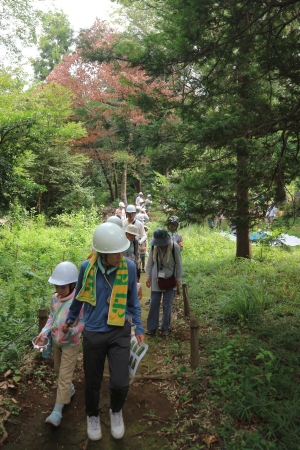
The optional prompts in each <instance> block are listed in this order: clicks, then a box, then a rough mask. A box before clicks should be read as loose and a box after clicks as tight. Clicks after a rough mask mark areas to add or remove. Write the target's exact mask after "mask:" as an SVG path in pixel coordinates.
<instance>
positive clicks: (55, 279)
mask: <svg viewBox="0 0 300 450" xmlns="http://www.w3.org/2000/svg"><path fill="white" fill-rule="evenodd" d="M131 206H132V205H128V207H129V210H128V207H127V208H126V220H127V223H126V224H125V227H124V220H122V219H121V218H120V217H117V216H112V217H110V218H109V219H108V220H107V222H106V223H104V224H102V225H100V226H99V227H98V228H97V229H96V230H95V232H94V237H93V251H92V253H91V254H90V255H89V257H88V259H87V260H86V261H85V262H83V263H82V265H81V269H80V273H79V272H78V270H77V268H76V266H75V265H74V264H73V263H72V262H69V261H65V262H61V263H59V264H58V265H57V266H56V267H55V269H54V271H53V273H52V275H51V276H50V278H49V280H48V281H49V283H51V284H53V285H54V288H55V293H54V295H53V296H52V299H51V304H50V315H49V317H48V320H47V323H46V325H45V326H44V327H43V329H42V331H41V332H40V334H39V335H38V337H37V338H36V340H35V344H36V345H37V346H43V345H44V343H45V339H46V338H47V337H49V336H51V338H52V343H53V345H52V348H53V356H54V370H55V372H56V373H57V374H58V385H57V395H56V402H55V405H54V408H53V411H52V412H51V414H50V415H49V416H48V417H47V418H46V422H47V423H50V424H52V425H54V426H56V427H57V426H59V425H60V423H61V420H62V411H63V407H64V405H66V404H68V403H70V401H71V398H72V396H73V395H74V393H75V388H74V385H73V383H72V380H73V375H74V370H75V366H76V361H77V357H78V353H79V345H80V338H81V334H82V333H83V337H84V338H83V349H84V370H85V377H86V388H85V397H86V412H87V415H88V416H87V434H88V437H89V439H91V440H99V439H100V438H101V436H102V434H101V426H100V418H99V410H100V408H99V395H100V385H101V380H102V375H103V369H104V361H105V358H106V356H107V357H108V362H109V368H110V375H111V379H110V384H109V387H110V391H111V407H110V418H111V433H112V435H113V437H115V438H116V439H120V438H121V437H123V435H124V423H123V418H122V406H123V404H124V402H125V399H126V395H127V391H128V386H129V374H127V373H126V367H127V366H128V364H127V365H126V358H127V356H128V360H129V349H130V347H129V345H130V331H131V330H129V334H128V330H127V328H128V327H127V322H128V321H129V322H130V318H132V320H133V321H134V324H135V325H136V327H137V333H136V337H137V339H138V342H139V343H141V342H143V340H144V331H143V327H142V323H141V318H140V313H141V310H140V304H139V301H140V300H141V299H142V295H143V294H142V287H141V283H140V273H141V272H145V261H146V255H147V251H148V244H147V231H148V228H147V226H145V225H144V224H142V227H143V231H142V230H141V227H140V226H139V224H138V223H137V222H138V221H136V220H135V214H134V211H133V212H130V211H131V209H130V207H131ZM131 216H133V217H131ZM178 225H179V220H178V217H176V216H171V217H169V218H168V225H167V226H168V230H169V237H170V239H169V238H168V239H167V240H168V242H169V240H170V241H172V242H176V243H177V244H178V246H179V249H180V251H181V250H182V248H183V240H182V236H181V235H179V234H178V233H177V228H178ZM124 228H125V229H124ZM124 256H125V257H124ZM133 270H134V271H136V276H135V274H133ZM126 274H127V277H126ZM96 281H97V283H96ZM132 283H134V284H132ZM134 286H135V287H134ZM100 287H101V288H100ZM106 291H107V294H106ZM105 295H106V296H107V298H104V297H105ZM103 296H104V297H103ZM102 297H103V298H102ZM117 298H119V300H117ZM83 302H84V303H83ZM99 308H100V309H99ZM114 308H115V309H114ZM118 308H119V309H118ZM120 308H121V309H120ZM117 310H118V314H117V315H116V314H115V313H116V311H117ZM120 327H123V328H124V330H125V331H124V332H125V335H126V340H124V336H125V335H124V334H123V335H122V333H121V331H119V330H121V329H120ZM123 328H122V329H123ZM108 332H110V333H113V334H114V338H113V340H112V342H110V339H111V337H112V334H109V333H108ZM124 332H123V333H124ZM108 334H109V336H110V338H107V337H106V336H107V335H108ZM99 336H101V338H99ZM122 336H123V337H122ZM100 341H101V342H100ZM116 342H118V344H120V348H122V352H121V353H120V354H118V356H116V355H117V353H116V354H115V346H116ZM95 346H96V347H97V351H98V353H97V354H96V353H95V352H96V350H95ZM125 350H126V351H125ZM93 352H94V353H93ZM92 353H93V355H92ZM99 354H100V356H98V355H99ZM121 356H122V358H121V359H120V357H121ZM96 357H97V358H98V359H97V358H96ZM95 358H96V359H95ZM127 363H128V362H127ZM97 364H99V367H98V365H97ZM116 368H117V369H116ZM114 373H118V377H117V379H113V376H114V375H113V374H114ZM88 382H89V383H90V384H91V385H90V386H88V385H87V383H88Z"/></svg>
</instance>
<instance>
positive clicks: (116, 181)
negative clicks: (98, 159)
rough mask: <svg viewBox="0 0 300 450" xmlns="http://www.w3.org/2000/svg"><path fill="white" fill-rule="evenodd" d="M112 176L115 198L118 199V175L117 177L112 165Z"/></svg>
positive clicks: (114, 166)
mask: <svg viewBox="0 0 300 450" xmlns="http://www.w3.org/2000/svg"><path fill="white" fill-rule="evenodd" d="M113 175H114V186H115V198H118V197H119V189H118V175H117V171H116V165H115V164H113Z"/></svg>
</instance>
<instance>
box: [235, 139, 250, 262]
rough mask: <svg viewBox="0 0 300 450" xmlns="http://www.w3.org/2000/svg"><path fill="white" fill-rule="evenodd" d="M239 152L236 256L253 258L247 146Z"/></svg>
mask: <svg viewBox="0 0 300 450" xmlns="http://www.w3.org/2000/svg"><path fill="white" fill-rule="evenodd" d="M241 147H242V148H239V149H238V152H237V193H236V197H237V217H236V256H237V257H239V258H248V259H250V258H251V257H252V248H251V242H250V230H249V220H250V216H249V198H248V194H249V192H248V152H247V148H246V145H242V146H241Z"/></svg>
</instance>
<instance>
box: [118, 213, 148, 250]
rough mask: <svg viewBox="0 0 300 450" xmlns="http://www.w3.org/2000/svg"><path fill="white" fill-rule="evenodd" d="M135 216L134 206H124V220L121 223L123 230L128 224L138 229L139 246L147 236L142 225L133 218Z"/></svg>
mask: <svg viewBox="0 0 300 450" xmlns="http://www.w3.org/2000/svg"><path fill="white" fill-rule="evenodd" d="M135 216H136V207H135V206H134V205H127V206H126V220H124V222H123V230H125V229H126V228H127V226H128V225H129V224H132V225H135V226H136V227H138V229H139V236H138V237H139V244H141V243H142V242H144V241H145V240H146V239H147V235H146V232H145V228H144V224H143V222H141V221H140V220H137V219H136V218H135Z"/></svg>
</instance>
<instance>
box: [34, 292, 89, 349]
mask: <svg viewBox="0 0 300 450" xmlns="http://www.w3.org/2000/svg"><path fill="white" fill-rule="evenodd" d="M74 294H75V289H74V290H73V292H71V294H69V295H68V296H67V297H64V298H60V297H59V296H58V294H57V293H55V294H54V295H53V297H52V300H51V305H50V315H49V317H48V320H47V323H46V325H45V326H44V328H43V329H42V333H43V334H44V335H48V334H49V333H50V332H51V336H52V339H53V344H54V345H56V346H58V347H72V346H74V345H78V344H79V343H80V336H81V333H82V331H83V329H84V321H83V308H84V305H83V306H82V308H81V310H80V313H79V317H78V319H77V320H76V321H75V322H74V324H73V325H72V326H71V327H70V328H69V332H68V333H63V332H62V326H63V324H64V323H65V321H66V318H67V315H68V314H69V309H70V306H71V303H72V300H73V297H74ZM61 306H62V307H61ZM60 307H61V309H60V311H59V313H58V314H57V311H58V310H59V308H60Z"/></svg>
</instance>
